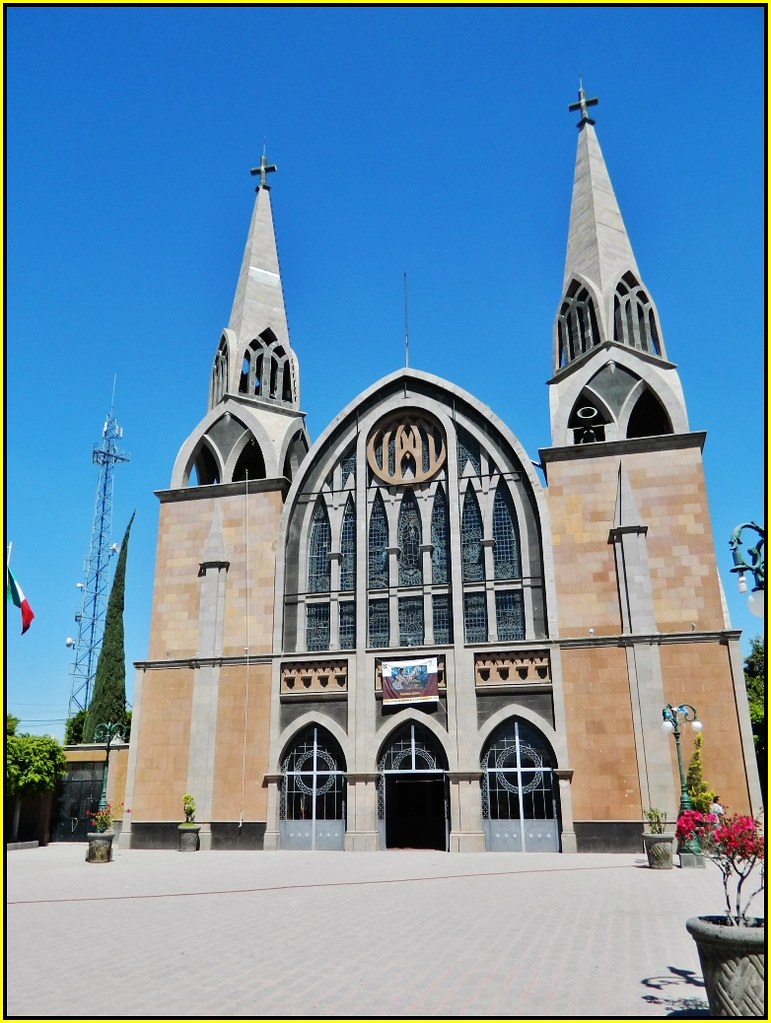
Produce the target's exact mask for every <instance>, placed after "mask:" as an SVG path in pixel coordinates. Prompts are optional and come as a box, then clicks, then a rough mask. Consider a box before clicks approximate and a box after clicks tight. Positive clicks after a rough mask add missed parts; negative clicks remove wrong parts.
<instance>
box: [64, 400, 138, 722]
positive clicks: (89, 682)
mask: <svg viewBox="0 0 771 1023" xmlns="http://www.w3.org/2000/svg"><path fill="white" fill-rule="evenodd" d="M113 401H114V389H113ZM122 437H123V428H122V427H120V426H118V421H117V420H116V418H115V416H114V415H113V407H112V406H110V411H109V413H108V415H107V418H106V419H105V422H104V427H103V428H102V442H101V444H100V445H94V454H93V460H94V464H95V465H98V466H99V483H98V485H97V488H96V507H95V509H94V525H93V529H92V530H91V546H90V548H89V551H88V557H87V558H86V561H85V564H84V579H83V581H82V582H79V583H78V589H80V590H82V592H83V604H82V606H81V609H80V611H79V612H78V613H77V614H76V615H75V621H76V622H77V625H78V637H77V639H71V638H68V639H67V646H70V647H74V648H75V661H74V663H73V665H72V688H71V690H70V706H69V711H68V715H67V716H68V717H72V716H73V715H74V714H76V713H77V712H78V711H79V710H87V709H88V705H89V703H90V701H91V694H92V690H93V683H94V676H95V675H96V665H97V660H98V658H99V650H100V647H101V645H102V638H103V636H104V619H105V614H106V610H107V585H108V582H109V563H110V559H111V557H112V556H113V554H115V552H116V551H117V550H118V544H115V543H112V540H111V535H110V534H111V529H112V492H113V473H114V471H115V466H116V465H117V464H118V463H119V462H128V461H129V455H127V454H124V453H123V452H121V451H119V450H118V445H117V442H118V441H119V440H120V439H121V438H122Z"/></svg>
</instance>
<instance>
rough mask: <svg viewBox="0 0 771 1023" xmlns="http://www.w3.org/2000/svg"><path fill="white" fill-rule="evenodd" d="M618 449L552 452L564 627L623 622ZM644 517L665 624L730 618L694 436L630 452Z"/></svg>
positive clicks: (598, 628)
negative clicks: (615, 537)
mask: <svg viewBox="0 0 771 1023" xmlns="http://www.w3.org/2000/svg"><path fill="white" fill-rule="evenodd" d="M619 462H620V458H619V456H618V455H608V456H607V457H601V456H600V457H596V456H594V457H588V458H586V459H566V460H565V461H551V460H550V461H549V467H548V473H549V489H548V498H549V509H550V513H551V517H552V530H553V543H554V560H555V574H556V582H557V594H558V600H557V604H558V615H559V621H560V632H561V634H562V635H563V636H584V635H587V633H588V630H589V629H590V628H593V629H594V630H595V633H596V634H597V635H608V634H615V633H617V632H620V630H621V618H620V612H619V604H618V591H617V584H616V568H615V559H614V553H613V545H612V544H609V543H608V534H609V531H610V530H611V528H612V527H613V525H614V514H615V505H616V493H617V489H618V470H619ZM624 466H625V468H626V471H627V474H628V477H629V481H630V484H631V487H632V490H633V491H634V496H635V498H636V500H637V504H638V507H639V511H640V518H641V520H642V522H641V524H642V525H645V526H647V527H648V533H647V548H648V560H649V566H650V572H651V579H652V585H653V592H654V614H655V618H656V622H657V625H658V628H659V629H660V630H661V631H662V632H679V631H683V632H686V631H689V630H690V628H691V623H694V624H696V626H697V628H698V629H699V630H700V631H702V630H713V629H722V628H724V620H723V611H722V604H721V600H720V589H719V586H718V575H717V564H716V559H715V549H714V538H713V535H712V526H711V520H710V514H709V507H708V503H707V495H706V486H705V481H704V472H703V467H702V461H701V452H700V450H699V447H698V446H694V447H687V448H676V449H671V450H663V451H655V452H639V453H633V454H625V455H624Z"/></svg>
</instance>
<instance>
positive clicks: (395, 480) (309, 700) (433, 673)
mask: <svg viewBox="0 0 771 1023" xmlns="http://www.w3.org/2000/svg"><path fill="white" fill-rule="evenodd" d="M591 103H592V101H587V100H586V99H585V96H584V94H583V90H581V92H580V93H579V103H578V104H575V108H576V109H578V110H579V112H580V118H581V119H580V122H579V125H578V129H579V134H578V151H577V160H576V168H575V178H574V186H573V197H572V206H571V213H570V223H569V231H568V249H567V260H566V266H565V273H564V282H563V295H562V300H561V302H560V305H559V308H558V310H557V315H556V319H555V324H554V347H553V376H552V378H551V379H550V380H549V382H548V396H549V402H550V411H551V444H550V446H548V447H544V448H543V449H541V450H540V451H539V452H538V458H537V459H536V460H534V459H533V458H532V456H531V455H530V454H528V453H527V452H526V451H525V450H524V449H523V447H522V445H521V443H520V442H519V441H518V439H517V436H516V432H515V430H516V423H511V424H509V423H507V422H504V421H503V420H501V419H500V418H499V417H498V416H497V415H496V414H495V413H494V412H492V411H491V410H490V409H489V408H487V407H486V406H485V405H484V404H483V403H482V402H480V401H479V400H478V399H477V398H475V397H474V396H473V395H471V394H469V393H467V392H466V391H465V390H464V389H463V388H462V387H460V386H458V385H457V384H456V383H453V382H450V381H447V380H443V379H440V378H439V377H437V376H434V375H432V374H430V373H425V372H419V371H416V370H412V369H408V368H405V369H402V370H399V371H397V372H395V373H392V374H391V375H389V376H387V377H385V378H384V379H382V380H379V381H377V382H374V383H373V384H372V386H371V387H369V388H368V389H367V390H366V391H364V393H362V394H360V395H359V396H358V397H357V398H355V399H354V400H353V401H352V402H351V403H350V404H349V405H348V406H347V407H346V408H345V409H343V410H342V411H341V413H340V414H339V415H338V416H337V417H336V418H335V420H334V422H333V423H331V424H330V425H329V426H328V428H327V429H326V430H325V431H324V432H323V433H322V435H321V436H320V437H319V438H318V439H316V440H315V441H313V442H312V440H311V438H310V437H309V436H308V433H307V430H306V427H305V423H304V416H303V413H302V411H301V405H300V372H299V363H298V359H297V356H296V353H295V352H294V350H293V348H292V345H291V342H290V337H289V331H288V327H287V318H286V311H285V304H284V295H283V288H282V280H281V271H280V266H279V261H278V253H277V245H276V238H275V230H274V225H273V216H272V207H271V190H270V184H269V177H268V175H269V174H270V172H271V171H272V170H273V169H274V168H273V167H271V166H270V165H268V164H267V161H266V159H265V157H264V156H263V160H262V163H261V166H260V167H259V168H258V169H257V170H256V173H259V175H260V185H259V187H258V190H257V199H256V202H255V206H254V213H253V216H252V221H251V224H250V227H249V233H248V238H247V244H246V250H245V253H244V258H243V262H242V266H241V271H240V276H239V279H238V284H237V288H236V295H235V301H234V304H233V309H232V313H231V316H230V322H229V325H228V327H227V329H225V330H224V331H223V334H222V337H221V339H220V341H219V345H218V347H217V350H216V353H215V357H214V363H213V368H212V371H211V378H210V384H209V405H208V411H207V413H206V415H205V416H204V418H203V419H202V420H201V422H200V423H198V424H197V425H196V426H195V427H194V428H193V429H192V431H191V433H190V435H189V436H188V438H187V439H186V440H185V442H184V443H183V445H182V447H181V449H180V451H179V454H178V456H177V459H176V463H175V465H174V467H173V470H172V476H171V485H170V487H169V488H168V489H166V490H161V491H159V492H158V498H159V500H160V521H159V533H158V548H157V562H156V572H155V584H154V598H153V614H152V631H151V637H150V649H149V653H148V657H147V660H145V661H142V662H138V663H137V665H136V669H137V675H136V683H135V695H134V712H133V724H132V735H131V747H130V752H129V764H128V771H127V783H126V797H125V799H126V805H128V806H130V807H131V815H130V822H129V820H128V818H127V819H126V820H124V826H123V831H122V834H121V839H120V840H121V844H122V845H124V846H126V847H133V848H142V847H145V848H146V847H152V846H164V845H173V844H174V843H176V824H177V822H178V821H180V820H181V819H182V817H181V807H182V795H183V793H186V792H189V793H191V794H192V795H193V796H194V798H195V800H196V804H197V813H196V820H197V822H199V823H200V824H201V844H202V847H203V848H223V849H225V848H236V847H238V848H251V849H340V850H342V849H348V850H370V851H376V850H380V849H386V848H391V847H413V848H416V847H417V848H420V847H426V848H435V849H441V850H447V851H450V852H454V851H460V852H462V851H483V850H490V851H496V850H508V851H512V852H517V851H525V852H538V851H562V852H581V851H614V850H615V851H638V850H639V849H640V834H641V832H642V829H643V810H644V809H645V808H647V807H649V806H655V807H661V808H664V809H666V810H667V811H668V814H669V816H670V819H672V820H673V819H674V817H675V815H676V810H677V806H678V804H679V793H680V783H679V773H678V767H677V761H676V757H675V744H674V743H673V741H672V738H671V735H669V734H667V733H666V732H664V731H662V728H661V724H662V711H663V709H664V708H665V707H666V706H667V705H668V704H672V705H675V706H677V705H679V704H681V703H684V702H687V703H691V702H693V703H695V705H696V707H697V708H698V713H699V716H700V718H701V719H702V721H704V722H705V723H706V724H707V728H708V731H707V735H708V740H707V742H706V743H705V760H706V774H707V777H708V778H709V779H710V780H711V781H712V782H713V783H714V784H718V785H719V790H720V792H721V794H722V796H723V798H724V800H725V801H726V802H727V803H728V804H729V805H730V806H731V808H732V809H734V810H737V811H743V812H752V813H758V812H760V810H761V797H760V789H759V783H758V777H757V768H756V764H755V758H754V751H753V744H752V735H751V729H750V721H749V713H748V708H747V700H746V695H745V690H744V679H743V670H742V663H743V659H742V654H741V650H740V646H739V633H738V632H737V631H735V630H732V629H731V627H730V622H729V621H728V616H727V611H726V608H725V601H724V599H723V594H722V588H721V583H720V579H719V575H718V568H717V559H716V555H715V546H714V539H713V536H712V531H711V525H710V517H709V509H708V502H707V491H706V484H705V479H704V470H703V464H702V449H703V445H704V441H705V434H704V433H703V432H700V431H693V430H692V429H691V428H690V426H689V422H688V414H687V408H686V403H685V397H684V394H683V389H682V387H681V384H680V380H679V376H678V372H677V368H676V365H675V364H674V363H673V362H671V361H670V359H669V355H668V352H667V349H666V347H665V344H664V334H663V329H662V326H661V323H660V321H659V315H658V311H657V309H656V306H655V303H654V301H653V299H652V297H651V293H650V291H649V289H648V288H647V286H646V285H645V283H644V281H643V278H642V275H641V273H640V270H639V268H638V266H637V263H636V260H635V257H634V254H633V250H632V247H631V243H630V241H629V238H628V235H627V232H626V229H625V226H624V222H623V219H622V217H621V213H620V209H619V206H618V202H617V200H616V196H615V193H614V190H613V187H612V184H611V181H610V177H609V174H608V171H607V168H606V165H605V161H604V158H603V155H602V151H601V149H600V145H599V142H598V139H597V133H596V130H595V125H594V121H593V120H592V119H591V117H590V116H589V106H590V105H591ZM545 399H546V395H544V400H545ZM534 462H537V464H539V465H540V466H541V468H542V471H543V477H544V478H543V479H542V478H541V476H539V473H538V471H537V469H536V468H535V466H534ZM690 742H691V740H690V739H689V738H688V737H687V736H686V735H685V734H684V736H683V745H684V752H685V754H686V756H687V755H688V752H689V750H690Z"/></svg>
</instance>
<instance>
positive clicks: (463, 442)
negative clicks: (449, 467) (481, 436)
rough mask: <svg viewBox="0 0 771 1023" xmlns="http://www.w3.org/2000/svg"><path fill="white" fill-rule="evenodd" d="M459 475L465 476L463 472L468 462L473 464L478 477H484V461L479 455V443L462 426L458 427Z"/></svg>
mask: <svg viewBox="0 0 771 1023" xmlns="http://www.w3.org/2000/svg"><path fill="white" fill-rule="evenodd" d="M457 437H458V475H459V476H462V475H463V470H464V469H465V468H466V462H471V465H472V466H473V468H474V472H475V473H476V474H477V476H481V475H482V459H481V457H480V454H479V443H478V442H477V441H476V440H474V438H473V437H472V436H471V434H470V433H469V432H468V431H467V430H464V429H463V427H462V426H459V427H458V434H457Z"/></svg>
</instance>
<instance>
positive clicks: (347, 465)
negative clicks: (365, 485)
mask: <svg viewBox="0 0 771 1023" xmlns="http://www.w3.org/2000/svg"><path fill="white" fill-rule="evenodd" d="M349 476H351V477H353V482H354V483H355V482H356V450H355V449H354V450H353V451H352V452H351V453H350V454H349V455H346V456H345V458H344V459H343V460H342V462H341V463H340V485H341V486H343V487H344V486H345V485H346V483H347V482H348V477H349Z"/></svg>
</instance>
